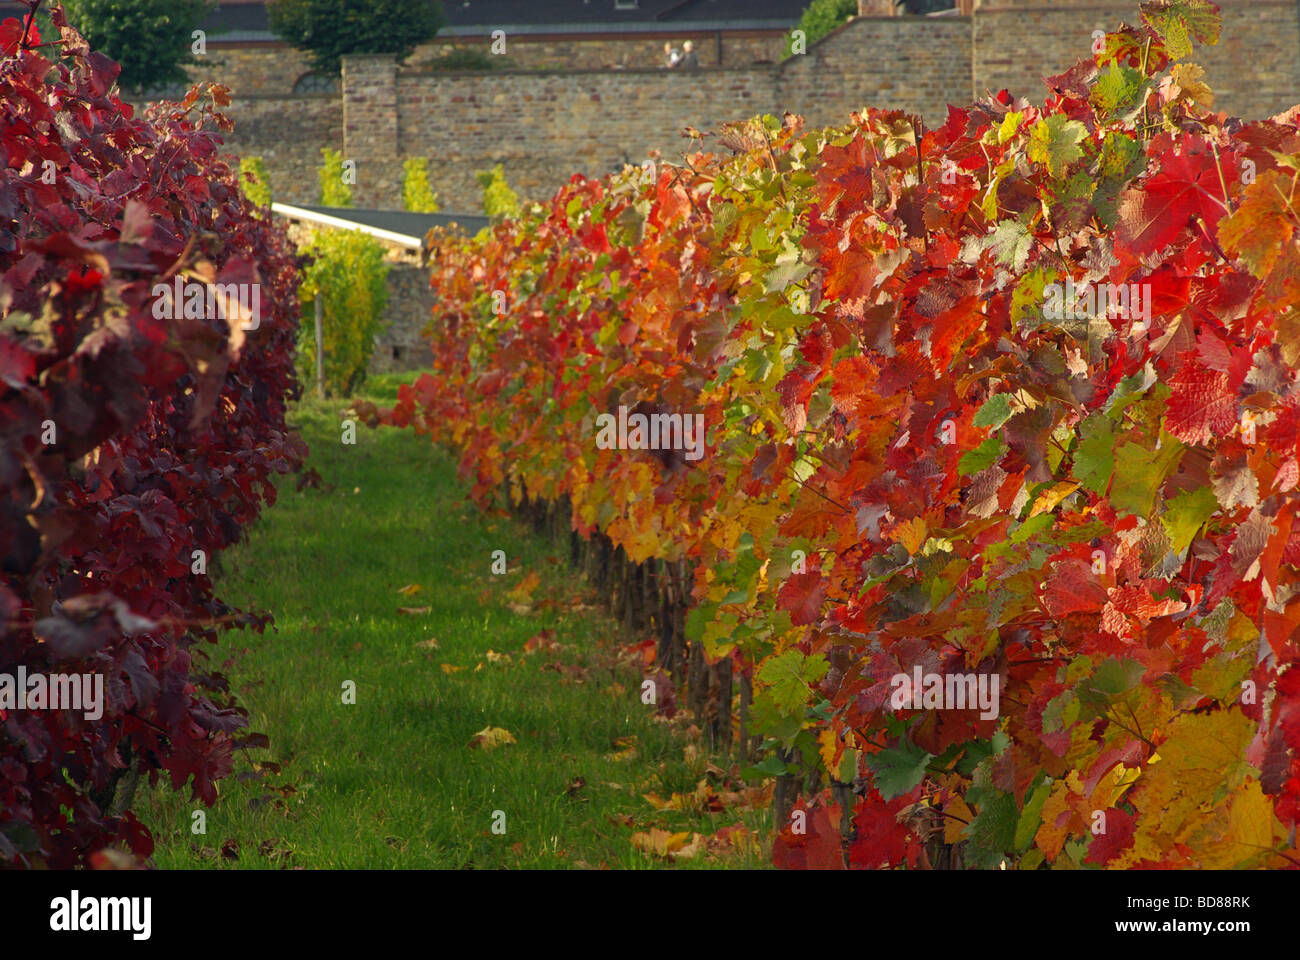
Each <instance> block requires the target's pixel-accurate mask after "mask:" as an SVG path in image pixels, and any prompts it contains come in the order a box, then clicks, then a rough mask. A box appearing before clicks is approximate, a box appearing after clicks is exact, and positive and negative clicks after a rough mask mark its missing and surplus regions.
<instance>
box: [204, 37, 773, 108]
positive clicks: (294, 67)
mask: <svg viewBox="0 0 1300 960" xmlns="http://www.w3.org/2000/svg"><path fill="white" fill-rule="evenodd" d="M785 39H786V35H785V33H784V32H782V31H772V30H752V31H734V32H730V33H727V34H721V33H718V32H716V31H714V32H708V31H704V32H694V33H693V32H689V31H688V32H685V33H672V32H663V33H646V34H644V35H638V36H630V37H619V38H606V37H601V36H599V35H584V34H538V35H534V36H519V37H507V38H506V53H505V56H504V57H503V58H502V63H503V64H508V65H509V66H510V68H511V69H518V70H608V69H627V68H631V69H638V68H639V69H654V68H657V67H659V66H661V65H662V64H663V59H664V44H665V43H672V45H673V46H675V47H677V48H678V49H679V50H680V49H681V46H682V43H683V41H686V40H691V41H692V42H694V44H695V50H696V53H697V54H699V58H700V63H701V64H702V65H704V66H725V67H744V66H749V65H750V64H753V63H755V62H775V61H777V60H780V59H781V55H782V52H783V51H784V49H785ZM491 46H492V41H491V39H490V38H487V37H474V38H460V37H457V38H446V39H439V40H435V41H433V42H432V43H426V44H422V45H420V46H419V47H416V49H415V52H414V53H412V54H411V56H410V58H409V59H408V60H407V66H409V67H412V68H415V69H424V68H425V67H427V66H428V65H429V63H430V62H432V61H434V60H436V59H437V58H439V57H441V56H443V55H445V54H447V53H449V52H451V51H453V50H476V51H479V52H481V53H484V54H489V53H490V50H491ZM185 69H186V71H187V72H188V73H189V75H190V76H191V77H192V78H193V79H194V80H211V81H212V82H214V83H222V84H225V85H226V86H228V87H230V89H231V90H232V91H233V92H234V94H235V96H249V95H257V96H288V95H290V94H292V93H293V90H294V84H295V83H296V82H297V81H298V80H299V79H300V78H301V77H302V76H303V75H304V74H307V73H310V72H311V71H312V67H311V64H310V63H309V62H308V60H307V56H306V54H304V53H303V52H301V51H299V50H295V49H294V48H293V47H291V46H289V45H288V44H284V43H259V44H253V45H239V44H222V43H220V42H217V41H212V40H210V41H209V42H208V52H207V54H206V55H205V56H204V57H203V58H201V60H200V62H199V63H197V64H193V65H191V66H188V67H186V68H185Z"/></svg>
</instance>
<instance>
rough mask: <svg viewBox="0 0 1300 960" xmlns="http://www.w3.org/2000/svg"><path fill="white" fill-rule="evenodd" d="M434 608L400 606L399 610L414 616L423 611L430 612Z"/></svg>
mask: <svg viewBox="0 0 1300 960" xmlns="http://www.w3.org/2000/svg"><path fill="white" fill-rule="evenodd" d="M432 609H433V607H398V608H397V612H398V613H404V614H406V615H407V616H409V617H414V616H416V615H418V614H421V613H428V612H430V611H431V610H432Z"/></svg>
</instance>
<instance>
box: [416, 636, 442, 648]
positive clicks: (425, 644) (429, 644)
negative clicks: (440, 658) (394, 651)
mask: <svg viewBox="0 0 1300 960" xmlns="http://www.w3.org/2000/svg"><path fill="white" fill-rule="evenodd" d="M416 646H417V647H420V648H421V649H423V650H437V649H438V640H437V638H436V637H430V638H429V639H428V640H421V641H420V642H419V643H417V644H416Z"/></svg>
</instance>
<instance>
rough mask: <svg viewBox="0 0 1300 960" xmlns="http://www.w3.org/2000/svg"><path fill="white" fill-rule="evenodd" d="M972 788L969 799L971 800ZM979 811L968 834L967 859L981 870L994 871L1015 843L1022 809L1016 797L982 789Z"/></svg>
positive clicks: (967, 831) (998, 791) (968, 828)
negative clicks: (1017, 804) (1018, 805)
mask: <svg viewBox="0 0 1300 960" xmlns="http://www.w3.org/2000/svg"><path fill="white" fill-rule="evenodd" d="M974 792H975V791H969V792H968V793H967V795H966V799H967V801H968V802H969V801H970V799H971V794H972V793H974ZM980 797H981V799H980V802H979V803H978V805H977V808H976V809H977V810H978V812H977V813H976V815H975V819H974V820H972V821H971V823H970V826H969V827H967V828H966V835H967V836H968V837H969V838H970V839H969V840H968V841H967V845H966V857H967V862H968V863H970V865H971V866H973V867H976V868H977V869H981V870H994V869H996V868H997V866H998V864H999V863H1000V862H1001V860H1002V858H1003V857H1004V856H1006V853H1007V851H1008V850H1009V849H1011V848H1012V845H1013V844H1014V843H1015V839H1016V826H1017V824H1019V822H1020V809H1019V808H1018V807H1017V806H1016V798H1015V797H1013V796H1011V794H1009V793H1003V792H1002V791H1001V790H992V789H988V790H982V791H980Z"/></svg>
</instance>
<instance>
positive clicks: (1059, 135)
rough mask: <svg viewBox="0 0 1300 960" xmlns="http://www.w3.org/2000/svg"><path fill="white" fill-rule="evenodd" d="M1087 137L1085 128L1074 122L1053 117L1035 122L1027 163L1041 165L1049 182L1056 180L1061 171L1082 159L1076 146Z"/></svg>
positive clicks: (1031, 132)
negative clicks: (1046, 173)
mask: <svg viewBox="0 0 1300 960" xmlns="http://www.w3.org/2000/svg"><path fill="white" fill-rule="evenodd" d="M1087 135H1088V128H1087V127H1085V126H1084V125H1083V124H1081V123H1080V122H1079V121H1078V120H1071V119H1069V118H1068V117H1066V116H1065V114H1063V113H1054V114H1052V115H1051V116H1050V117H1046V118H1045V119H1043V120H1039V121H1038V122H1037V123H1036V124H1034V126H1033V129H1032V130H1031V131H1030V132H1029V148H1028V151H1027V152H1028V154H1029V159H1030V160H1035V161H1037V162H1039V163H1042V164H1045V165H1046V166H1047V172H1048V173H1049V174H1051V176H1052V178H1053V179H1055V180H1059V179H1061V177H1063V176H1064V175H1065V168H1066V167H1068V166H1069V165H1070V164H1071V163H1073V162H1074V161H1076V160H1078V159H1080V158H1081V157H1082V156H1083V150H1082V148H1080V146H1079V142H1080V141H1081V140H1083V139H1084V138H1085V137H1086V136H1087Z"/></svg>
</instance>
